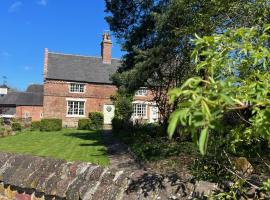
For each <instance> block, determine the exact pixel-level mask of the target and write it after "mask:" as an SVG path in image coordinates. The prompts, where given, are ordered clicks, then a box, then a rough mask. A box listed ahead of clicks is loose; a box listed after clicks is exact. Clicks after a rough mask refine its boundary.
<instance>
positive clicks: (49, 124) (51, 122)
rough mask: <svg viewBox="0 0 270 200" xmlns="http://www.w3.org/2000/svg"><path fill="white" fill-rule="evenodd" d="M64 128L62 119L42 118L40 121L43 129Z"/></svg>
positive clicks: (54, 129)
mask: <svg viewBox="0 0 270 200" xmlns="http://www.w3.org/2000/svg"><path fill="white" fill-rule="evenodd" d="M61 129H62V119H42V120H41V122H40V130H41V131H60V130H61Z"/></svg>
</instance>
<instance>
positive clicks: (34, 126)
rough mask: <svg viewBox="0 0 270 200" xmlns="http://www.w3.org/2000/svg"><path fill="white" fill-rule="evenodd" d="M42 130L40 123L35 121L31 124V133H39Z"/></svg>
mask: <svg viewBox="0 0 270 200" xmlns="http://www.w3.org/2000/svg"><path fill="white" fill-rule="evenodd" d="M39 130H40V121H35V122H32V123H31V131H39Z"/></svg>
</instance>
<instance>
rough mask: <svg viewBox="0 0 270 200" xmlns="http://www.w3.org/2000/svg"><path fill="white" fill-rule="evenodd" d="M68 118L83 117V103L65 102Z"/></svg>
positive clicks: (76, 101) (77, 101) (75, 101)
mask: <svg viewBox="0 0 270 200" xmlns="http://www.w3.org/2000/svg"><path fill="white" fill-rule="evenodd" d="M67 115H68V116H85V101H80V100H68V101H67Z"/></svg>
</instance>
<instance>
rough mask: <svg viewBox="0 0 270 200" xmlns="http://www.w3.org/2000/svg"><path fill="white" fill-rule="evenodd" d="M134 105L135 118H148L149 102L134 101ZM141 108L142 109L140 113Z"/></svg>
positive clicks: (133, 115)
mask: <svg viewBox="0 0 270 200" xmlns="http://www.w3.org/2000/svg"><path fill="white" fill-rule="evenodd" d="M132 106H133V114H132V117H133V118H134V119H137V118H143V119H147V104H146V103H141V102H136V103H133V104H132ZM137 106H138V107H137ZM139 106H141V108H139ZM143 107H144V108H143ZM139 110H140V114H139V113H138V111H139ZM143 110H144V113H143V112H142V111H143Z"/></svg>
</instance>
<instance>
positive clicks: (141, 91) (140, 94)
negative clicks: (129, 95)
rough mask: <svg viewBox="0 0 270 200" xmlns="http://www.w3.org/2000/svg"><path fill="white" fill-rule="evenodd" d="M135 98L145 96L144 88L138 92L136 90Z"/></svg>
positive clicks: (145, 89) (145, 90)
mask: <svg viewBox="0 0 270 200" xmlns="http://www.w3.org/2000/svg"><path fill="white" fill-rule="evenodd" d="M135 96H139V97H145V96H147V88H146V87H141V88H140V89H139V90H137V91H136V92H135Z"/></svg>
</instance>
